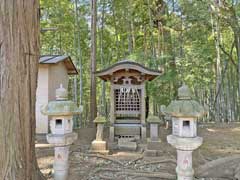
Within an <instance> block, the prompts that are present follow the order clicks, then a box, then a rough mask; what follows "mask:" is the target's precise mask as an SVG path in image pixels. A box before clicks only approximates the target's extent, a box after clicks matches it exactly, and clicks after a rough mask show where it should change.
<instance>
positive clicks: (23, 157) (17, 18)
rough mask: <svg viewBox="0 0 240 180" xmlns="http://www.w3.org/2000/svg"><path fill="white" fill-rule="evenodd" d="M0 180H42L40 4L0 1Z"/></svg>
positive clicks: (32, 1)
mask: <svg viewBox="0 0 240 180" xmlns="http://www.w3.org/2000/svg"><path fill="white" fill-rule="evenodd" d="M0 17H1V18H0V152H1V153H0V179H1V180H38V179H42V177H41V174H40V172H39V169H38V167H37V162H36V158H35V149H34V145H35V101H36V87H37V71H38V59H39V2H38V1H37V0H2V1H0Z"/></svg>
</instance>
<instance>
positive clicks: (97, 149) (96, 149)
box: [91, 140, 109, 154]
mask: <svg viewBox="0 0 240 180" xmlns="http://www.w3.org/2000/svg"><path fill="white" fill-rule="evenodd" d="M91 152H92V153H100V154H108V152H109V151H108V150H107V143H106V141H98V140H94V141H93V142H92V146H91Z"/></svg>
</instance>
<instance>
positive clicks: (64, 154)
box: [41, 85, 82, 180]
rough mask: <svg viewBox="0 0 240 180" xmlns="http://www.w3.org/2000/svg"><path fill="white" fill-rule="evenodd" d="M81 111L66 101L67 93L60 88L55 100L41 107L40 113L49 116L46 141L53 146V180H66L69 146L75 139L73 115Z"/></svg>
mask: <svg viewBox="0 0 240 180" xmlns="http://www.w3.org/2000/svg"><path fill="white" fill-rule="evenodd" d="M81 111H82V109H80V108H77V106H76V105H75V104H74V103H73V102H72V101H68V100H67V91H66V90H65V89H64V88H63V87H62V85H61V87H60V88H59V89H57V90H56V100H55V101H50V102H49V103H48V104H47V105H45V106H43V107H42V109H41V112H42V113H43V114H45V115H48V116H50V117H51V118H50V124H51V126H50V127H51V133H50V134H48V135H47V141H48V143H50V144H53V145H54V146H55V148H54V150H55V155H54V164H53V169H54V179H55V180H67V177H68V168H69V163H68V155H69V146H70V145H71V144H72V143H73V142H74V141H75V140H76V139H77V133H74V132H72V130H73V126H72V124H73V115H74V114H80V112H81Z"/></svg>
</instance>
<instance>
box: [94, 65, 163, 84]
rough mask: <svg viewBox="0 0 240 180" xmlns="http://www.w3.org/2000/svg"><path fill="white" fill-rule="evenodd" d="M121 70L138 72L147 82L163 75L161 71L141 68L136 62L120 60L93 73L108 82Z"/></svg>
mask: <svg viewBox="0 0 240 180" xmlns="http://www.w3.org/2000/svg"><path fill="white" fill-rule="evenodd" d="M121 70H127V71H130V70H135V71H138V72H140V73H141V74H143V75H145V76H147V80H149V81H151V80H153V79H154V78H155V77H157V76H160V75H162V74H163V70H160V71H159V70H153V69H150V68H147V67H145V66H143V65H142V64H139V63H137V62H134V61H130V60H122V61H119V62H117V63H115V64H113V65H112V66H110V67H107V68H105V69H103V70H100V71H97V72H96V73H95V75H96V76H98V77H100V78H101V79H102V80H105V81H106V80H109V79H110V77H111V76H112V75H113V74H114V73H115V72H117V71H121Z"/></svg>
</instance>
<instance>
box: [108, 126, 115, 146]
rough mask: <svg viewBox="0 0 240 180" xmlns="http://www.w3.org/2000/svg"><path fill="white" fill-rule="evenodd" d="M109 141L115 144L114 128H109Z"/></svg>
mask: <svg viewBox="0 0 240 180" xmlns="http://www.w3.org/2000/svg"><path fill="white" fill-rule="evenodd" d="M109 141H110V142H114V127H113V126H110V127H109Z"/></svg>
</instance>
